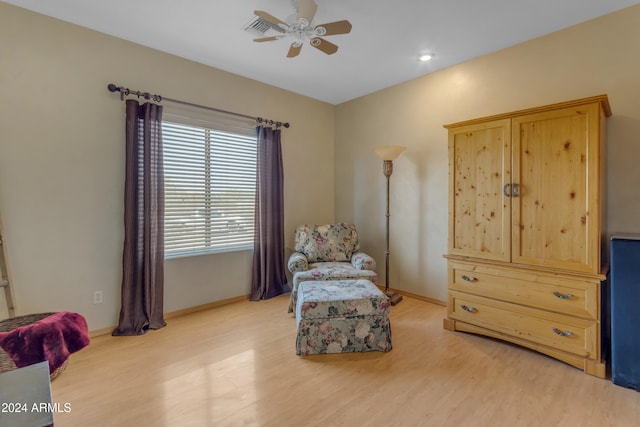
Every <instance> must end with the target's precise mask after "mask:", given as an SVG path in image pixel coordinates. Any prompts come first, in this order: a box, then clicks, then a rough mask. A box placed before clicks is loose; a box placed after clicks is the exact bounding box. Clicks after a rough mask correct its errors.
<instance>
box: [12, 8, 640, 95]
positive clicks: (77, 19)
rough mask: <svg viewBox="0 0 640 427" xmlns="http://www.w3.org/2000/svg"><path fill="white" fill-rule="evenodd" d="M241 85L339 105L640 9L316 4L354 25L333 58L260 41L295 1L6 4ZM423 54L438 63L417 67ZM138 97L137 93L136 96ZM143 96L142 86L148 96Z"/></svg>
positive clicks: (329, 17)
mask: <svg viewBox="0 0 640 427" xmlns="http://www.w3.org/2000/svg"><path fill="white" fill-rule="evenodd" d="M3 1H4V2H5V3H11V4H14V5H16V6H20V7H23V8H26V9H30V10H33V11H36V12H39V13H42V14H45V15H49V16H53V17H56V18H59V19H62V20H64V21H68V22H72V23H75V24H78V25H81V26H84V27H88V28H91V29H94V30H97V31H100V32H103V33H107V34H110V35H113V36H116V37H119V38H123V39H126V40H130V41H133V42H136V43H139V44H141V45H144V46H148V47H151V48H155V49H158V50H161V51H165V52H168V53H171V54H174V55H177V56H180V57H184V58H187V59H190V60H193V61H197V62H200V63H203V64H206V65H210V66H212V67H215V68H219V69H222V70H225V71H229V72H231V73H235V74H239V75H241V76H244V77H248V78H251V79H255V80H258V81H261V82H264V83H267V84H270V85H273V86H277V87H280V88H283V89H287V90H290V91H292V92H295V93H298V94H301V95H306V96H309V97H311V98H315V99H318V100H322V101H326V102H328V103H331V104H339V103H342V102H345V101H348V100H351V99H354V98H357V97H359V96H363V95H366V94H369V93H372V92H375V91H377V90H380V89H383V88H386V87H389V86H392V85H395V84H397V83H401V82H404V81H407V80H411V79H414V78H416V77H419V76H422V75H425V74H428V73H430V72H433V71H436V70H439V69H443V68H446V67H449V66H452V65H455V64H458V63H460V62H464V61H466V60H469V59H471V58H475V57H478V56H481V55H485V54H487V53H490V52H495V51H497V50H500V49H502V48H505V47H508V46H512V45H515V44H517V43H520V42H523V41H526V40H530V39H532V38H535V37H538V36H541V35H544V34H548V33H550V32H553V31H556V30H559V29H562V28H566V27H569V26H571V25H575V24H578V23H580V22H584V21H587V20H589V19H592V18H595V17H598V16H601V15H604V14H607V13H609V12H613V11H615V10H619V9H622V8H625V7H628V6H631V5H635V4H638V2H637V1H632V0H395V1H389V0H316V3H317V4H318V11H317V13H316V17H315V19H314V24H321V23H326V22H333V21H338V20H342V19H347V20H349V21H350V22H351V23H352V24H353V30H352V31H351V33H350V34H346V35H335V36H328V37H327V40H329V41H331V42H333V43H335V44H337V45H339V46H340V49H339V50H338V52H337V53H336V54H334V55H331V56H328V55H325V54H324V53H322V52H320V51H319V50H317V49H315V48H313V47H311V46H309V45H308V44H306V45H305V46H304V47H303V48H302V52H301V54H300V56H298V57H296V58H292V59H290V58H286V54H287V50H288V48H289V44H290V43H291V41H290V40H286V39H284V40H277V41H273V42H267V43H254V42H253V38H254V36H253V35H251V34H250V33H248V32H245V31H244V30H243V28H244V26H245V24H247V23H248V22H249V21H250V20H251V18H252V17H253V10H263V11H266V12H268V13H270V14H271V15H274V16H276V17H278V18H280V19H281V20H286V18H287V17H288V16H289V15H291V14H292V13H293V12H294V6H293V4H292V2H291V0H181V1H177V0H108V1H107V0H49V1H42V0H3ZM421 52H429V53H433V54H434V55H435V57H434V59H432V60H431V61H430V62H427V63H420V62H418V61H417V56H418V54H419V53H421ZM132 89H137V88H132ZM141 90H144V88H141Z"/></svg>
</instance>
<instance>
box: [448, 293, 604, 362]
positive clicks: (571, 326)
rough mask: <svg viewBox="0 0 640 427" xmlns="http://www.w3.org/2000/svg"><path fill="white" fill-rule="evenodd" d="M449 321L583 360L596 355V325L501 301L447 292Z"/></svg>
mask: <svg viewBox="0 0 640 427" xmlns="http://www.w3.org/2000/svg"><path fill="white" fill-rule="evenodd" d="M448 312H449V313H448V314H449V317H450V318H451V319H454V320H459V321H462V322H466V323H470V324H473V325H476V326H480V327H482V328H486V329H491V330H493V331H497V332H500V333H503V334H507V335H511V336H514V337H517V338H520V339H524V340H527V341H530V342H533V343H537V344H542V345H545V346H548V347H552V348H555V349H558V350H562V351H566V352H568V353H572V354H575V355H578V356H581V357H585V358H596V357H598V356H599V354H598V351H597V349H598V346H599V338H598V328H599V324H598V323H597V322H596V321H593V320H586V319H579V318H575V317H571V316H563V315H560V314H557V313H551V312H547V311H543V310H538V309H534V308H529V307H522V306H518V305H515V304H511V303H507V302H504V301H497V300H491V299H489V298H483V297H479V296H476V295H469V294H465V293H462V292H456V291H449V304H448Z"/></svg>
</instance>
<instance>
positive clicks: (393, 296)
mask: <svg viewBox="0 0 640 427" xmlns="http://www.w3.org/2000/svg"><path fill="white" fill-rule="evenodd" d="M382 171H383V172H384V176H385V177H386V178H387V213H386V215H385V216H386V223H387V227H386V229H387V233H386V244H385V252H384V258H385V259H384V268H385V282H384V293H385V294H386V295H387V297H389V299H390V300H391V305H396V304H398V303H399V302H400V301H402V295H400V294H397V293H395V292H393V291H391V290H390V289H389V217H391V213H390V211H389V205H390V203H389V199H390V197H389V194H390V188H391V187H390V182H391V174H392V173H393V160H385V161H384V162H383V164H382Z"/></svg>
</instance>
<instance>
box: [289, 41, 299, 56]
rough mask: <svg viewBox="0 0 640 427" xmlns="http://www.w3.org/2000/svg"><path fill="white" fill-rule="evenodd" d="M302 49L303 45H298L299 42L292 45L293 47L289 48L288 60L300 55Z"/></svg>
mask: <svg viewBox="0 0 640 427" xmlns="http://www.w3.org/2000/svg"><path fill="white" fill-rule="evenodd" d="M301 49H302V43H298V42H293V43H291V47H290V48H289V52H288V53H287V58H293V57H296V56H298V55H300V50H301Z"/></svg>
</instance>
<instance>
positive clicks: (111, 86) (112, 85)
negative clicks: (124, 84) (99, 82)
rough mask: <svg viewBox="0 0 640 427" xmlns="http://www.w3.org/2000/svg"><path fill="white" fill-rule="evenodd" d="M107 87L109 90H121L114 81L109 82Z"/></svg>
mask: <svg viewBox="0 0 640 427" xmlns="http://www.w3.org/2000/svg"><path fill="white" fill-rule="evenodd" d="M107 89H109V92H117V91H119V90H120V88H119V87H118V86H116V85H114V84H113V83H109V85H108V86H107Z"/></svg>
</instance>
